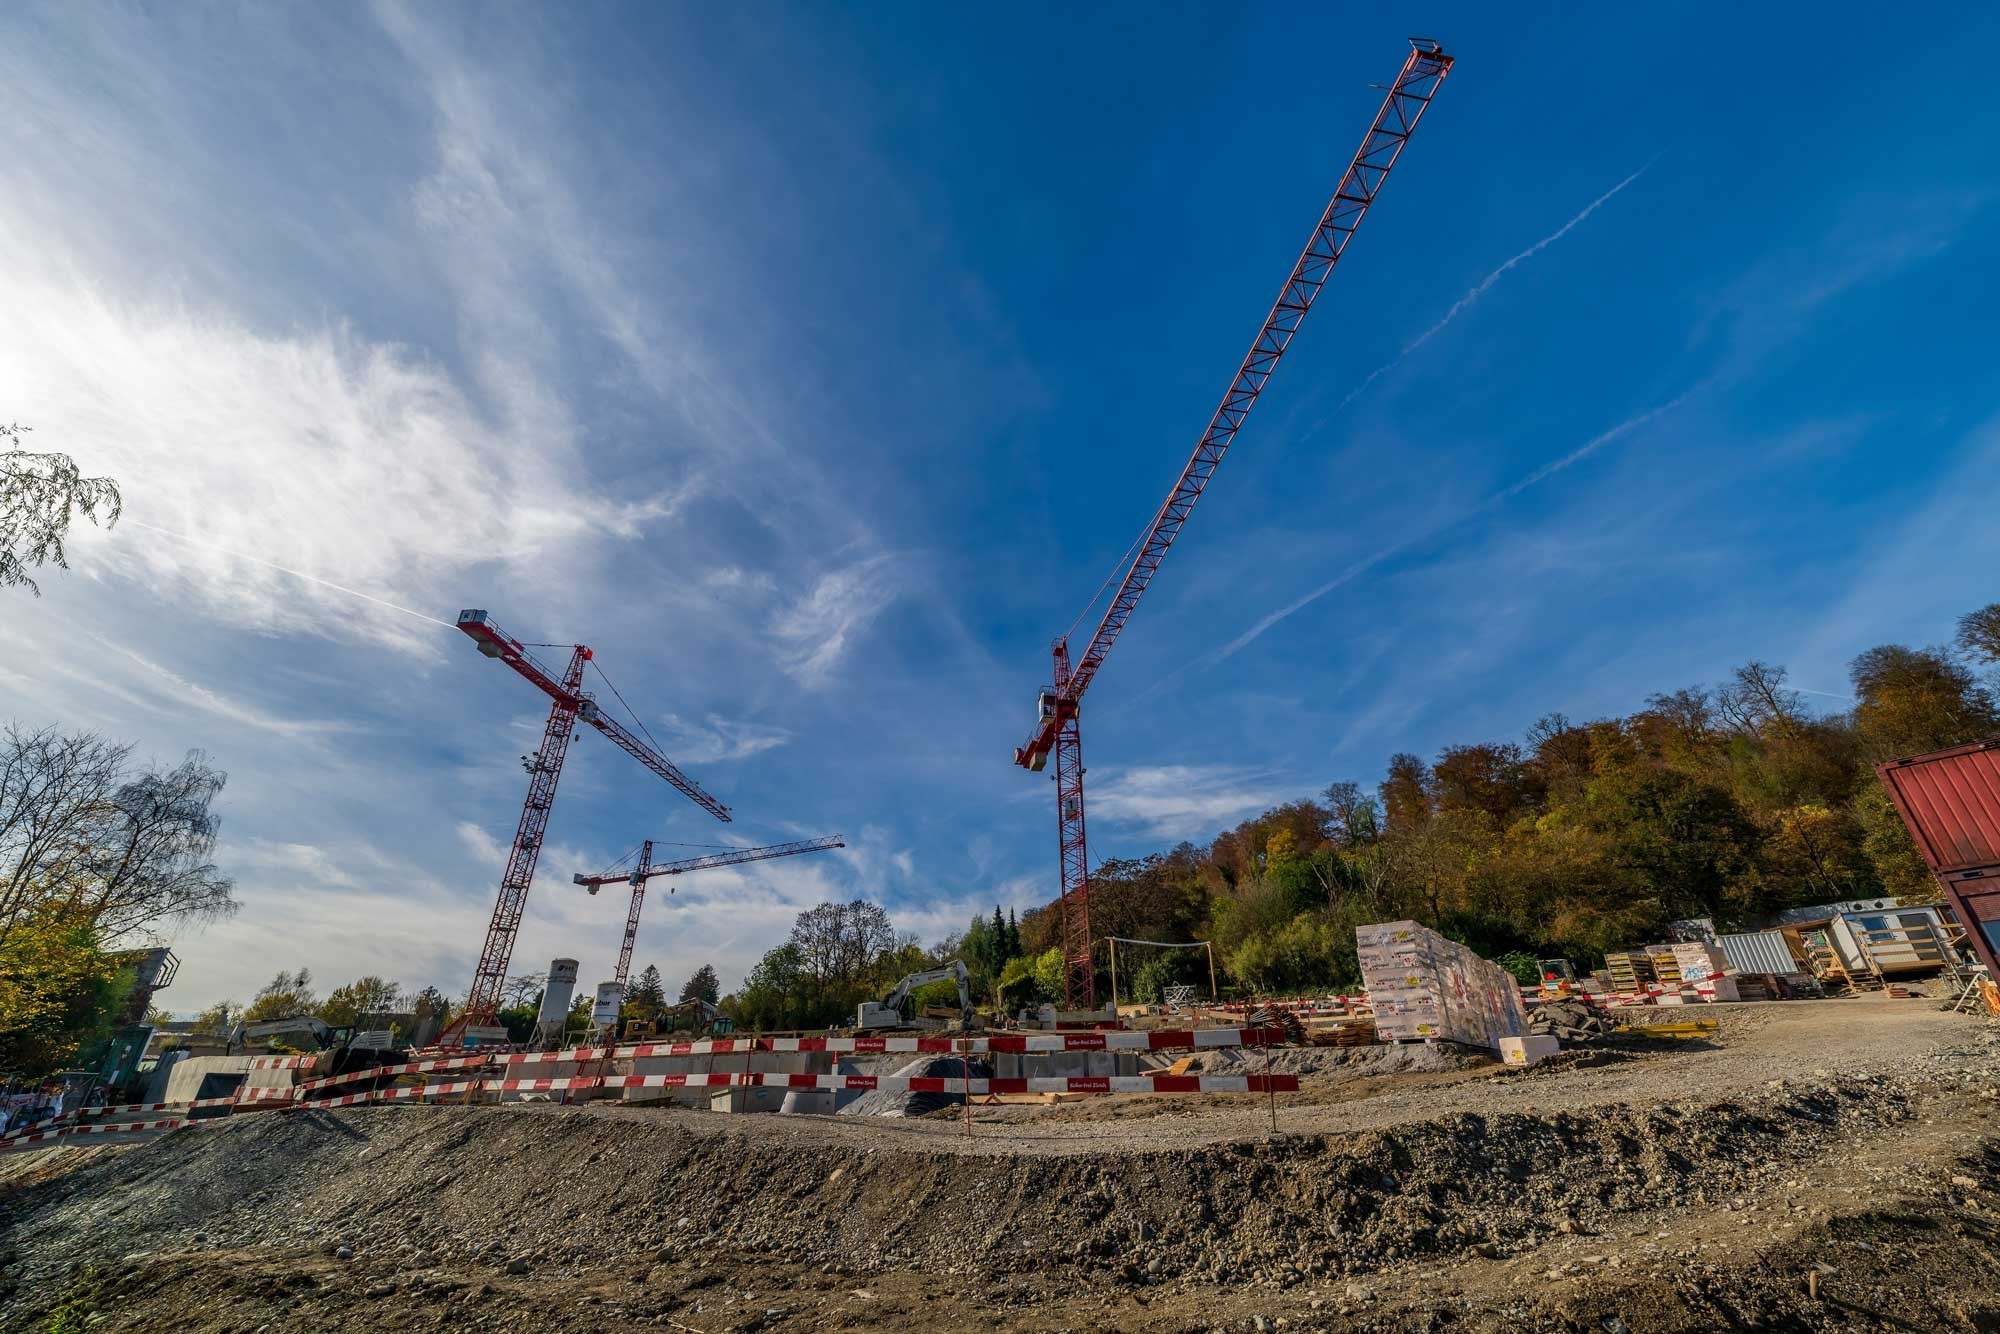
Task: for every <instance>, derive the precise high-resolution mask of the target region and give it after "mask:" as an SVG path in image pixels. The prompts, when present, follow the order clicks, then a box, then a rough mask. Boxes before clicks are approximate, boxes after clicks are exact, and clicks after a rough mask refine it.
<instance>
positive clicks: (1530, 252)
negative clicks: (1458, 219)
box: [1334, 157, 1659, 412]
mask: <svg viewBox="0 0 2000 1334" xmlns="http://www.w3.org/2000/svg"><path fill="white" fill-rule="evenodd" d="M1657 161H1659V158H1657V157H1655V158H1654V159H1653V162H1657ZM1653 162H1648V163H1647V164H1646V165H1645V166H1643V167H1641V168H1639V170H1637V171H1635V172H1633V173H1632V174H1631V175H1630V176H1627V177H1626V178H1625V179H1624V180H1622V181H1620V182H1618V184H1616V185H1614V186H1612V187H1611V188H1610V189H1609V190H1606V191H1605V192H1604V193H1603V194H1601V195H1599V196H1598V197H1597V198H1595V199H1593V200H1591V201H1590V202H1589V203H1588V204H1585V205H1584V206H1583V211H1582V212H1581V213H1578V214H1577V215H1576V216H1575V217H1573V218H1571V219H1570V220H1569V221H1568V222H1566V223H1564V224H1563V225H1562V226H1560V227H1558V228H1556V229H1555V230H1554V231H1552V232H1550V233H1549V234H1548V235H1547V236H1544V237H1543V238H1542V239H1541V240H1539V241H1537V242H1535V243H1534V244H1533V245H1531V246H1529V247H1528V248H1527V249H1526V250H1523V251H1522V252H1521V253H1520V254H1518V255H1516V256H1514V257H1513V258H1512V259H1510V260H1508V261H1507V262H1506V263H1505V264H1502V265H1501V266H1500V267H1499V268H1497V269H1495V270H1493V272H1491V273H1489V274H1487V275H1486V276H1485V277H1484V278H1481V279H1480V280H1479V281H1478V282H1477V283H1475V284H1474V285H1473V287H1472V289H1471V290H1470V291H1468V292H1467V293H1466V294H1465V295H1464V296H1462V297H1460V298H1459V299H1458V300H1456V301H1454V302H1452V303H1451V309H1450V310H1447V311H1446V312H1445V313H1444V314H1443V315H1442V316H1441V317H1440V318H1439V319H1438V322H1437V323H1436V324H1433V325H1432V326H1431V327H1430V328H1428V329H1426V330H1424V331H1423V332H1422V333H1420V334H1418V335H1417V336H1416V337H1415V338H1413V339H1411V340H1410V341H1409V342H1407V343H1405V344H1404V345H1403V350H1402V351H1400V352H1398V353H1397V354H1396V355H1395V356H1394V357H1393V358H1391V359H1390V361H1389V362H1388V363H1387V364H1386V365H1382V366H1377V367H1376V368H1375V369H1374V370H1372V371H1370V372H1368V378H1367V379H1365V380H1363V381H1362V382H1361V383H1360V384H1358V385H1356V386H1354V388H1353V389H1351V390H1349V391H1348V395H1347V397H1346V398H1343V399H1341V400H1340V403H1339V405H1338V406H1336V407H1335V408H1334V411H1335V412H1339V411H1340V409H1341V408H1344V407H1346V406H1347V405H1348V404H1349V403H1352V402H1353V401H1354V400H1355V399H1357V398H1359V397H1361V395H1362V393H1363V392H1365V391H1366V390H1367V388H1368V386H1369V385H1371V384H1374V383H1375V382H1376V381H1377V380H1379V379H1381V378H1382V377H1383V376H1385V375H1387V374H1388V373H1389V372H1390V371H1393V370H1395V369H1396V367H1398V366H1400V365H1402V364H1403V362H1404V361H1406V360H1407V359H1408V358H1409V356H1410V354H1411V353H1412V352H1415V351H1416V350H1417V349H1418V348H1420V347H1422V346H1423V345H1424V344H1425V343H1428V342H1430V341H1431V339H1433V338H1435V337H1437V336H1438V334H1439V333H1441V332H1442V331H1443V330H1444V327H1445V325H1447V324H1450V323H1451V322H1452V321H1453V320H1455V319H1457V318H1458V317H1459V314H1460V312H1462V311H1463V310H1464V309H1465V308H1466V307H1467V306H1469V305H1471V304H1472V303H1473V302H1475V301H1477V300H1479V298H1480V297H1482V296H1485V295H1486V293H1487V291H1488V290H1489V289H1490V288H1491V287H1492V286H1493V284H1495V283H1497V282H1499V281H1500V279H1501V277H1502V275H1504V274H1505V273H1506V272H1507V271H1508V270H1509V269H1511V268H1513V267H1514V266H1515V265H1517V264H1520V263H1522V262H1524V261H1526V260H1530V259H1533V258H1534V257H1535V256H1536V255H1539V254H1541V253H1542V251H1544V250H1547V249H1548V248H1549V247H1550V246H1552V245H1554V244H1555V243H1556V242H1558V241H1560V240H1562V239H1563V238H1564V237H1565V236H1568V235H1569V234H1570V233H1571V232H1572V231H1574V230H1576V228H1577V227H1578V226H1580V225H1581V224H1582V222H1583V220H1584V219H1585V218H1587V217H1589V216H1590V215H1591V214H1593V213H1595V212H1597V210H1598V209H1600V208H1603V207H1604V206H1605V205H1606V204H1608V203H1610V202H1611V198H1612V196H1613V195H1616V194H1617V193H1618V192H1619V191H1620V190H1623V189H1624V188H1625V187H1626V186H1628V185H1630V184H1631V183H1632V182H1634V181H1636V180H1638V179H1639V178H1640V177H1641V176H1644V175H1645V174H1646V172H1647V170H1648V169H1649V168H1651V167H1652V165H1653Z"/></svg>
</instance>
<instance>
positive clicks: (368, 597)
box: [122, 517, 454, 630]
mask: <svg viewBox="0 0 2000 1334" xmlns="http://www.w3.org/2000/svg"><path fill="white" fill-rule="evenodd" d="M122 522H123V523H125V524H126V525H127V526H128V527H132V528H144V529H145V530H146V531H147V532H149V533H158V534H159V535H160V536H162V537H171V538H173V539H174V540H175V541H177V542H185V543H187V544H188V545H189V546H194V547H206V548H207V549H208V550H210V551H216V552H220V553H221V554H223V555H225V556H233V557H235V558H236V559H237V560H247V561H249V562H250V563H251V564H253V565H262V566H265V567H266V568H268V569H273V570H276V571H277V572H278V573H280V574H289V575H291V576H292V578H294V579H303V580H305V581H306V582H307V583H309V584H318V585H319V586H320V587H321V588H331V589H332V590H333V591H334V592H336V593H345V594H347V595H348V596H349V597H355V598H360V599H361V600H362V601H363V602H372V603H374V604H375V605H376V606H378V607H387V608H388V609H389V610H390V611H400V612H402V613H403V615H405V616H414V617H416V618H417V619H418V620H420V621H429V622H430V623H431V624H432V625H442V626H443V627H444V628H445V629H447V630H449V629H452V628H454V627H453V626H452V623H451V622H450V621H440V620H439V619H438V618H437V617H435V616H427V615H425V614H424V613H423V612H420V611H412V610H410V609H409V608H408V607H399V606H397V605H396V604H395V603H393V602H389V601H386V600H384V599H382V598H378V597H376V596H374V595H373V594H371V593H364V592H362V591H361V590H360V589H358V588H347V587H344V586H343V585H340V584H336V583H334V582H333V581H332V580H331V579H322V578H320V577H319V576H318V575H316V574H307V573H306V572H305V571H304V570H294V569H292V568H291V567H290V566H287V565H280V564H278V562H276V561H274V560H265V559H264V558H263V557H262V556H252V555H250V554H249V553H247V552H242V551H232V550H230V549H229V548H228V547H225V546H218V545H217V544H216V543H214V542H209V541H205V540H203V539H202V538H199V537H189V536H188V535H187V534H186V533H177V532H175V531H174V530H173V529H171V528H161V527H160V526H158V525H157V524H150V523H144V522H141V521H140V520H138V519H133V518H129V517H128V518H126V519H124V520H122Z"/></svg>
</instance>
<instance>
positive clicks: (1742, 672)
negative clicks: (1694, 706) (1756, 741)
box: [1715, 659, 1806, 737]
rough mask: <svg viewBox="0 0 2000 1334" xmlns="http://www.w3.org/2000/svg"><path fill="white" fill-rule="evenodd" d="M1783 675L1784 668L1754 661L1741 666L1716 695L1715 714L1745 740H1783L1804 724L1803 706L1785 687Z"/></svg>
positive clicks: (1792, 691) (1793, 693) (1794, 694)
mask: <svg viewBox="0 0 2000 1334" xmlns="http://www.w3.org/2000/svg"><path fill="white" fill-rule="evenodd" d="M1785 675H1786V673H1785V669H1784V668H1782V667H1773V666H1772V665H1771V664H1770V663H1768V662H1758V661H1756V660H1754V659H1753V660H1751V661H1749V662H1746V663H1744V664H1743V665H1742V666H1741V667H1738V668H1737V669H1736V670H1735V671H1734V672H1732V673H1730V677H1729V680H1728V682H1727V683H1725V684H1724V685H1723V686H1722V687H1721V689H1719V690H1717V691H1716V692H1715V707H1716V712H1718V713H1719V714H1721V715H1722V719H1723V721H1724V722H1726V723H1728V724H1729V726H1730V727H1732V728H1733V729H1735V730H1736V731H1737V732H1739V733H1741V734H1743V735H1746V736H1756V737H1762V736H1765V735H1767V734H1773V733H1775V734H1776V735H1779V736H1785V735H1788V734H1791V733H1794V732H1796V731H1798V729H1799V728H1801V727H1803V726H1804V725H1805V722H1806V711H1805V705H1804V704H1803V703H1802V702H1801V701H1800V699H1799V693H1798V692H1797V691H1796V690H1792V689H1789V688H1787V687H1786V685H1785Z"/></svg>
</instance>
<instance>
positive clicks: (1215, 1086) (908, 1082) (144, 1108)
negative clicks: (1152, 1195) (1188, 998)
mask: <svg viewBox="0 0 2000 1334" xmlns="http://www.w3.org/2000/svg"><path fill="white" fill-rule="evenodd" d="M1284 1041H1285V1032H1284V1030H1283V1029H1281V1028H1215V1029H1174V1030H1160V1031H1156V1032H1132V1031H1125V1030H1110V1031H1100V1032H1073V1033H999V1034H993V1035H991V1036H988V1037H978V1038H954V1037H917V1036H911V1037H867V1038H839V1037H826V1038H761V1037H740V1038H704V1039H699V1040H694V1041H688V1042H649V1043H638V1044H635V1045H632V1046H627V1047H617V1048H613V1047H571V1048H566V1049H564V1050H561V1051H549V1052H499V1053H475V1054H472V1055H465V1056H450V1057H437V1058H432V1059H427V1060H422V1061H410V1062H405V1063H403V1064H399V1065H381V1066H374V1067H371V1068H369V1069H366V1070H355V1071H350V1072H349V1073H347V1074H343V1075H332V1076H327V1077H324V1078H320V1079H310V1080H306V1081H304V1082H303V1083H300V1084H298V1085H296V1086H292V1087H284V1088H267V1087H257V1088H244V1089H239V1090H238V1091H237V1092H236V1093H234V1094H232V1095H230V1096H228V1097H222V1098H201V1099H196V1100H194V1101H192V1102H184V1103H176V1102H154V1103H127V1104H123V1105H120V1106H115V1107H84V1108H79V1109H76V1110H74V1111H71V1112H66V1113H64V1114H63V1115H62V1116H60V1117H57V1118H55V1119H54V1120H52V1121H44V1122H39V1123H36V1124H35V1125H31V1126H24V1127H22V1128H21V1129H19V1130H15V1131H12V1132H9V1133H7V1134H4V1135H0V1152H6V1151H9V1150H13V1149H21V1148H29V1147H41V1146H44V1145H46V1144H48V1143H49V1142H51V1141H55V1140H60V1139H64V1138H67V1137H69V1136H72V1135H87V1134H105V1135H145V1134H161V1133H165V1132H167V1131H170V1130H174V1129H177V1128H179V1127H182V1126H189V1125H206V1124H208V1123H209V1122H210V1121H214V1120H220V1119H223V1118H226V1117H228V1116H231V1115H234V1114H237V1113H239V1112H246V1111H287V1110H296V1109H301V1108H327V1107H356V1106H363V1105H376V1104H387V1103H397V1102H423V1101H427V1100H430V1099H435V1098H449V1097H454V1096H458V1097H472V1096H476V1095H480V1094H488V1093H492V1094H499V1095H502V1096H504V1095H507V1094H534V1093H561V1094H563V1095H565V1096H567V1095H569V1094H572V1093H585V1092H591V1091H595V1090H604V1091H612V1090H619V1091H622V1090H625V1089H644V1088H746V1087H761V1088H788V1089H813V1090H829V1091H842V1092H846V1091H854V1092H862V1091H869V1090H875V1089H887V1090H891V1091H900V1092H910V1093H952V1092H969V1093H970V1094H971V1095H973V1096H978V1097H984V1096H988V1095H991V1094H996V1093H1246V1092H1248V1093H1264V1092H1277V1093H1290V1092H1296V1091H1297V1090H1298V1086H1299V1081H1298V1077H1297V1076H1296V1075H1236V1076H1215V1075H1166V1074H1142V1075H1111V1076H1068V1077H1052V1078H1018V1079H998V1078H994V1079H971V1080H967V1079H964V1078H957V1079H954V1078H951V1077H950V1076H895V1075H814V1074H789V1073H782V1072H754V1071H748V1070H743V1071H728V1072H708V1073H686V1074H658V1075H618V1074H609V1073H605V1074H595V1075H585V1074H574V1075H566V1076H552V1077H525V1078H520V1077H517V1078H506V1077H491V1078H488V1077H483V1076H482V1077H475V1078H470V1079H454V1080H446V1081H442V1082H436V1083H431V1082H425V1083H422V1084H414V1085H411V1084H406V1085H399V1086H395V1087H390V1088H377V1089H371V1090H367V1091H364V1092H359V1093H349V1094H336V1095H333V1096H330V1097H320V1096H314V1095H317V1094H322V1093H325V1092H326V1091H327V1090H330V1089H334V1088H337V1087H339V1086H341V1085H344V1084H350V1083H356V1082H360V1081H364V1080H378V1081H379V1080H384V1079H395V1078H402V1077H406V1076H411V1075H415V1076H419V1077H423V1076H428V1075H430V1074H432V1073H434V1072H443V1071H454V1072H457V1071H466V1072H469V1071H472V1070H475V1069H486V1068H492V1069H495V1070H496V1071H498V1072H505V1071H508V1070H512V1069H517V1068H519V1067H522V1066H533V1065H546V1064H559V1063H571V1064H575V1065H577V1066H578V1067H583V1066H586V1065H588V1064H591V1063H593V1062H598V1063H602V1062H608V1061H612V1060H632V1059H645V1058H652V1057H663V1056H728V1055H734V1054H744V1055H749V1054H752V1053H756V1052H769V1053H826V1054H829V1055H845V1054H868V1053H885V1054H909V1055H953V1054H963V1055H988V1054H994V1055H1006V1054H1017V1055H1038V1054H1056V1053H1061V1052H1075V1051H1111V1052H1118V1051H1133V1052H1137V1051H1173V1050H1196V1051H1213V1050H1219V1049H1224V1048H1232V1047H1259V1046H1272V1045H1279V1044H1282V1043H1283V1042H1284ZM310 1060H311V1058H310V1057H304V1056H277V1057H259V1058H256V1059H254V1060H252V1061H251V1062H250V1068H251V1069H253V1070H260V1069H298V1068H301V1067H302V1066H304V1065H305V1064H306V1063H307V1062H308V1061H310ZM109 1117H121V1118H124V1119H122V1120H118V1121H110V1120H107V1119H106V1118H109Z"/></svg>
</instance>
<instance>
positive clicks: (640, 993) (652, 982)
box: [625, 963, 667, 1018]
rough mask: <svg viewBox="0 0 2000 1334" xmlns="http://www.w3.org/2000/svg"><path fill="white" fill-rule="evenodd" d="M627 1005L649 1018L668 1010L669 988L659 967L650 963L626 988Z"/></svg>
mask: <svg viewBox="0 0 2000 1334" xmlns="http://www.w3.org/2000/svg"><path fill="white" fill-rule="evenodd" d="M625 1003H626V1004H627V1005H629V1006H631V1007H632V1008H633V1009H634V1010H635V1011H637V1012H638V1013H639V1014H641V1015H643V1016H646V1017H648V1018H650V1017H651V1016H653V1015H656V1014H658V1013H659V1012H660V1011H661V1010H663V1009H665V1008H666V1006H667V986H666V983H665V982H663V981H661V980H660V970H659V969H658V968H657V967H655V966H654V965H652V964H650V963H649V964H647V965H646V966H645V967H644V968H641V969H640V970H639V976H637V977H635V978H633V979H632V981H631V982H630V983H629V984H628V985H627V986H626V988H625Z"/></svg>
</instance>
